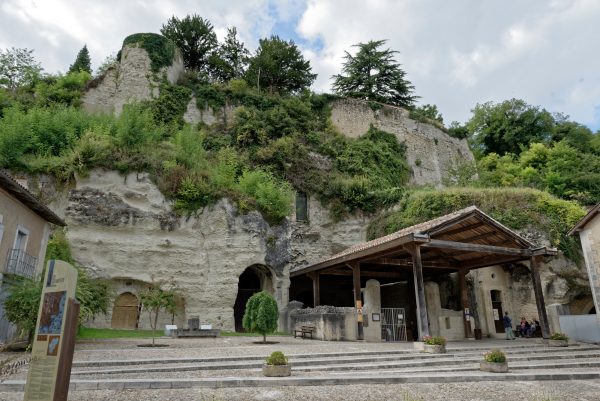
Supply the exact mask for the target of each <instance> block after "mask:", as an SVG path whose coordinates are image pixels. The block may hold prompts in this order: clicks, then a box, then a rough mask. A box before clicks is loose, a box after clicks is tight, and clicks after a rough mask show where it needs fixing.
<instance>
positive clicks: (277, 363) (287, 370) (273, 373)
mask: <svg viewBox="0 0 600 401" xmlns="http://www.w3.org/2000/svg"><path fill="white" fill-rule="evenodd" d="M262 371H263V375H264V376H267V377H284V376H289V375H291V374H292V367H291V365H290V364H288V359H287V358H286V357H285V355H283V352H281V351H275V352H273V353H272V354H271V355H270V356H269V357H268V358H267V359H266V361H265V364H264V365H263V368H262Z"/></svg>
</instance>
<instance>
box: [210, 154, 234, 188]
mask: <svg viewBox="0 0 600 401" xmlns="http://www.w3.org/2000/svg"><path fill="white" fill-rule="evenodd" d="M240 169H241V165H240V161H239V160H238V154H237V152H236V151H235V150H234V149H232V148H223V149H221V150H219V152H218V153H217V156H216V160H215V162H214V164H213V167H212V169H211V171H210V176H209V181H210V183H211V184H212V185H213V186H214V187H215V188H218V189H219V190H220V191H226V192H227V191H232V190H234V189H235V186H236V183H237V177H238V175H239V173H240Z"/></svg>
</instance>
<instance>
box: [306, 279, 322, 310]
mask: <svg viewBox="0 0 600 401" xmlns="http://www.w3.org/2000/svg"><path fill="white" fill-rule="evenodd" d="M308 276H309V277H310V278H311V279H312V282H313V307H315V308H316V307H317V306H319V305H321V280H320V278H319V277H320V275H319V273H318V272H313V273H309V274H308Z"/></svg>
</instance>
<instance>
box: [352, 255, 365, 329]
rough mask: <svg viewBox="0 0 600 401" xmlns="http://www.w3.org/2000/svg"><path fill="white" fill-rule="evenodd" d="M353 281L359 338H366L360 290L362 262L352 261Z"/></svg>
mask: <svg viewBox="0 0 600 401" xmlns="http://www.w3.org/2000/svg"><path fill="white" fill-rule="evenodd" d="M352 283H353V284H354V305H355V307H356V321H357V324H358V335H357V337H358V340H362V339H364V333H363V315H362V297H361V292H360V264H359V263H352Z"/></svg>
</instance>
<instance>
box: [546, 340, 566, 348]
mask: <svg viewBox="0 0 600 401" xmlns="http://www.w3.org/2000/svg"><path fill="white" fill-rule="evenodd" d="M548 346H549V347H568V346H569V341H568V340H548Z"/></svg>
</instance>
